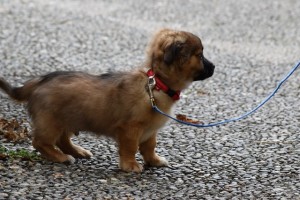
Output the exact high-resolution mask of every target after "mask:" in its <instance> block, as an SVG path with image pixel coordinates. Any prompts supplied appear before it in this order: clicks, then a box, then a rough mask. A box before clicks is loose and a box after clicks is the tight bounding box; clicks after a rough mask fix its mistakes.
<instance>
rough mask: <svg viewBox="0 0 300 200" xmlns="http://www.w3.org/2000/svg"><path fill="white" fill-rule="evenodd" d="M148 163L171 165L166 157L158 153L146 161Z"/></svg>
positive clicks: (158, 165)
mask: <svg viewBox="0 0 300 200" xmlns="http://www.w3.org/2000/svg"><path fill="white" fill-rule="evenodd" d="M145 162H146V165H149V166H152V167H166V166H168V165H169V163H168V161H167V159H166V158H164V157H161V156H158V155H156V156H155V157H154V158H153V159H151V160H147V161H145Z"/></svg>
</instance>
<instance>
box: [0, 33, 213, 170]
mask: <svg viewBox="0 0 300 200" xmlns="http://www.w3.org/2000/svg"><path fill="white" fill-rule="evenodd" d="M149 68H152V69H153V71H154V72H155V74H156V76H157V77H159V78H160V79H161V80H162V81H163V82H164V83H165V84H166V85H167V86H169V88H172V89H173V90H176V91H177V90H183V89H185V88H187V87H188V85H189V84H190V83H192V82H193V81H197V80H204V79H206V78H208V77H210V76H212V74H213V71H214V65H213V64H212V63H211V62H209V61H208V60H206V59H205V58H204V57H203V46H202V44H201V41H200V39H199V38H198V37H197V36H195V35H193V34H191V33H188V32H184V31H175V30H169V29H163V30H161V31H159V32H158V33H157V34H156V35H155V36H154V38H153V40H152V42H151V43H150V44H149V46H148V51H147V60H146V62H145V64H144V66H143V67H142V68H138V69H134V70H132V71H128V72H114V73H107V74H102V75H99V76H95V75H90V74H86V73H82V72H53V73H50V74H48V75H45V76H41V77H39V78H35V79H32V80H29V81H27V82H26V83H25V84H24V86H22V87H12V86H11V85H10V84H9V83H7V82H6V81H5V80H4V79H1V78H0V88H2V90H3V91H4V92H6V93H7V94H8V95H9V96H10V97H11V98H13V99H15V100H18V101H24V102H27V103H28V110H29V113H30V115H31V118H32V122H33V125H34V130H33V141H32V145H33V146H34V147H35V148H36V149H37V150H38V151H39V152H40V153H41V154H42V155H43V156H44V157H46V158H47V159H49V160H52V161H54V162H71V163H72V162H74V160H75V159H74V158H90V157H91V156H92V153H91V152H90V151H88V150H85V149H83V148H82V147H80V146H78V145H75V144H73V143H72V142H71V137H72V136H73V135H74V134H76V133H78V132H79V131H89V132H94V133H95V134H98V135H106V136H109V137H112V138H114V139H115V140H116V141H117V143H118V146H119V156H120V163H119V166H120V168H121V169H122V170H124V171H135V172H141V171H142V169H143V168H142V166H141V165H140V164H139V163H138V162H137V161H136V159H135V154H136V153H137V151H140V153H141V154H142V156H143V159H144V161H145V163H146V164H148V165H150V166H166V165H167V161H166V160H165V159H164V158H163V157H160V156H158V155H157V154H156V153H155V146H156V134H157V131H158V129H159V128H161V127H162V126H163V125H164V124H165V123H166V121H167V118H165V117H164V116H162V115H160V114H158V113H156V112H155V111H153V109H152V108H151V104H150V100H149V94H148V90H147V80H148V77H147V75H146V71H147V70H148V69H149ZM153 93H154V96H155V100H156V103H157V105H158V107H159V108H160V109H161V110H163V111H164V112H166V113H170V111H171V107H172V106H173V104H174V100H173V99H172V98H170V97H169V96H168V95H167V94H166V93H164V92H163V91H157V90H153Z"/></svg>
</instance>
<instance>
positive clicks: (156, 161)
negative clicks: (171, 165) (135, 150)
mask: <svg viewBox="0 0 300 200" xmlns="http://www.w3.org/2000/svg"><path fill="white" fill-rule="evenodd" d="M156 135H157V134H156V133H154V134H153V135H152V136H151V137H150V138H149V139H148V140H146V141H145V142H143V143H141V144H140V145H139V149H140V153H141V154H142V156H143V158H144V161H145V164H146V165H150V166H154V167H162V166H168V161H167V160H166V159H165V158H164V157H160V156H158V155H157V154H156V153H155V147H156Z"/></svg>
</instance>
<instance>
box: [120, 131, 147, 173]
mask: <svg viewBox="0 0 300 200" xmlns="http://www.w3.org/2000/svg"><path fill="white" fill-rule="evenodd" d="M140 135H141V130H140V129H139V128H138V127H133V126H131V127H129V128H127V129H126V130H125V131H122V132H121V133H119V135H118V143H119V156H120V161H119V167H120V168H121V169H122V170H123V171H126V172H142V171H143V167H142V165H140V164H139V163H138V162H137V161H136V159H135V154H136V153H137V151H138V143H139V138H140Z"/></svg>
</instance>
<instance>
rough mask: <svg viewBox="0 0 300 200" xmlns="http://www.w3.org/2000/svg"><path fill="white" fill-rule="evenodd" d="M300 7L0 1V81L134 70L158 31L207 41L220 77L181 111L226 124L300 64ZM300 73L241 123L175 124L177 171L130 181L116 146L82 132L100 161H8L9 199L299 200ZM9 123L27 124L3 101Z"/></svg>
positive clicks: (231, 2) (173, 165) (166, 140)
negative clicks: (181, 32) (186, 33)
mask: <svg viewBox="0 0 300 200" xmlns="http://www.w3.org/2000/svg"><path fill="white" fill-rule="evenodd" d="M299 8H300V1H296V0H285V1H279V0H265V1H260V0H251V1H250V0H241V1H235V0H227V1H217V0H212V1H197V0H187V1H181V0H174V1H152V0H151V1H147V2H145V1H137V0H128V1H122V0H115V1H108V0H103V1H93V0H84V1H79V0H49V1H42V0H20V1H19V0H0V75H1V76H3V77H5V78H6V79H8V80H9V81H10V82H11V83H14V84H20V83H21V82H23V81H25V80H27V79H29V78H31V77H34V76H36V75H41V74H44V73H46V72H50V71H54V70H83V71H88V72H90V73H101V72H105V71H107V70H109V69H120V70H122V69H129V68H132V67H135V66H138V65H139V64H140V63H141V62H142V61H143V59H144V50H145V45H146V44H147V42H148V40H149V37H150V36H151V34H152V33H153V32H154V31H156V30H157V29H159V28H162V27H170V28H176V29H182V30H187V31H191V32H193V33H195V34H197V35H199V36H200V37H201V38H202V40H203V43H204V46H205V55H206V57H207V58H209V59H210V60H212V61H213V62H214V63H215V64H216V71H215V75H214V76H213V77H212V78H211V79H209V80H206V81H204V82H199V83H195V84H193V86H192V87H190V88H189V89H188V90H186V91H184V94H183V97H182V99H181V101H180V102H179V103H178V105H177V108H176V113H181V114H187V115H189V116H191V117H195V118H198V119H200V120H203V121H205V122H212V121H218V120H222V119H224V118H229V117H233V116H236V115H239V114H242V113H243V112H244V111H247V110H249V109H250V108H252V107H254V106H255V105H257V103H258V102H260V101H261V100H262V99H263V98H264V97H265V96H266V95H268V94H269V93H270V92H271V90H272V89H273V88H274V87H275V86H276V83H277V81H278V80H280V79H281V78H282V77H283V76H284V75H285V74H286V73H287V72H288V71H289V70H290V69H291V68H292V66H293V65H294V64H295V63H296V62H297V60H299V55H300V30H299V19H300V12H299V11H297V10H299ZM299 75H300V74H299V70H298V71H297V72H296V73H295V74H294V75H293V76H292V77H291V78H290V80H289V81H288V82H287V83H286V84H285V85H284V87H283V88H282V89H281V90H280V91H279V92H278V93H277V95H276V96H275V98H274V99H273V100H272V101H271V102H269V103H268V104H266V105H265V106H264V107H263V109H261V110H259V111H258V112H257V113H255V114H254V115H252V116H251V117H249V118H247V119H245V120H243V121H240V122H236V123H231V124H228V125H224V126H220V127H214V128H205V129H201V128H193V127H188V126H184V125H180V124H177V123H175V122H169V124H168V125H167V126H166V127H165V128H163V129H162V130H161V131H160V134H159V138H158V141H159V142H158V147H157V151H158V152H159V153H160V154H161V155H163V156H165V157H166V158H167V159H168V160H169V162H170V167H168V168H151V169H146V170H145V171H144V172H143V173H141V174H134V173H124V172H121V171H120V170H119V169H118V167H117V162H118V158H117V150H116V146H115V143H114V142H113V141H111V140H109V139H105V138H96V137H93V136H90V135H88V136H87V135H83V134H81V135H79V137H78V138H75V142H77V143H79V144H80V145H82V146H84V147H86V148H87V149H90V150H91V151H92V152H93V154H94V157H93V158H92V159H91V160H79V161H77V162H76V163H75V164H74V165H63V164H54V163H50V162H47V161H37V162H29V161H18V160H9V161H1V160H0V199H66V200H69V199H300V175H299V174H300V133H299V132H300V131H299V130H300V101H299V96H300V84H299V82H300V79H299ZM0 117H4V118H8V119H9V118H17V119H25V121H27V122H29V119H28V117H27V114H26V111H25V109H24V106H22V105H17V104H14V103H13V102H12V101H10V100H9V99H8V98H7V97H6V96H5V95H2V94H0ZM0 142H1V145H4V146H5V147H7V148H8V149H17V148H25V149H28V150H33V148H32V146H31V144H30V143H29V142H23V143H21V144H17V145H13V144H12V143H7V142H5V140H4V139H3V138H2V139H1V138H0ZM138 159H139V160H140V161H141V158H140V156H139V155H138Z"/></svg>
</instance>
